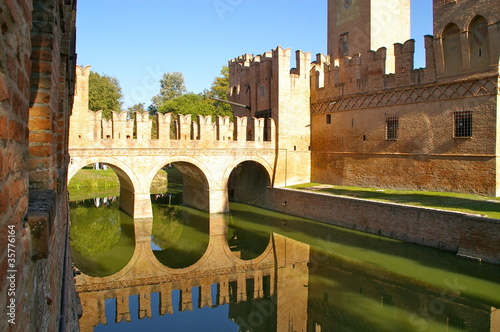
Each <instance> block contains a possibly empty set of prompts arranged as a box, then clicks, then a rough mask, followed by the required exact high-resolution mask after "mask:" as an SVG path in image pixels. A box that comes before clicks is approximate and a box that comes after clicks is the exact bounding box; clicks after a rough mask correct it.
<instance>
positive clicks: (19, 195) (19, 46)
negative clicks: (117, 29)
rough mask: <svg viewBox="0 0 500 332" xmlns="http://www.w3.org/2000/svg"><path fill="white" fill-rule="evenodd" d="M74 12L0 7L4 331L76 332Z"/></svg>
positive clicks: (34, 4)
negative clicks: (71, 197)
mask: <svg viewBox="0 0 500 332" xmlns="http://www.w3.org/2000/svg"><path fill="white" fill-rule="evenodd" d="M75 14H76V1H62V0H50V1H42V0H34V1H33V0H6V1H3V2H2V3H1V4H0V23H1V29H2V30H1V31H2V34H1V35H0V49H1V50H2V52H1V54H0V165H1V166H0V167H1V169H0V170H1V172H0V314H1V315H2V319H0V330H2V331H35V330H36V331H57V330H71V331H75V330H78V326H77V317H76V297H75V296H74V289H73V278H72V274H71V272H70V271H71V268H70V264H69V257H68V255H67V246H66V245H67V226H68V210H67V206H68V204H67V190H66V174H67V165H68V160H69V158H68V154H67V140H68V133H67V130H68V119H69V115H70V111H71V105H72V95H73V84H74V78H73V76H74V67H75V64H74V63H75V47H74V46H75V42H74V39H75ZM11 234H12V236H11V237H8V235H11ZM9 244H10V246H9ZM9 249H10V250H9ZM14 257H15V258H14ZM9 258H14V259H12V260H9ZM11 303H14V304H15V308H13V309H11V308H9V307H8V305H10V304H11ZM7 314H11V316H7ZM5 317H8V318H14V317H15V318H14V319H15V323H16V324H11V323H9V321H8V320H6V319H5ZM61 317H62V318H61Z"/></svg>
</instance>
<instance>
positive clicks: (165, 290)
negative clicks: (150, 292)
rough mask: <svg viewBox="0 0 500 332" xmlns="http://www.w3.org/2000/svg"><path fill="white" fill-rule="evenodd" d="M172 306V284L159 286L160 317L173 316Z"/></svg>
mask: <svg viewBox="0 0 500 332" xmlns="http://www.w3.org/2000/svg"><path fill="white" fill-rule="evenodd" d="M173 313H174V307H173V305H172V284H170V283H166V284H161V285H160V315H161V316H163V315H165V314H173Z"/></svg>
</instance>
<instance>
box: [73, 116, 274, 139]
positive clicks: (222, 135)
mask: <svg viewBox="0 0 500 332" xmlns="http://www.w3.org/2000/svg"><path fill="white" fill-rule="evenodd" d="M78 129H79V130H78V133H75V134H74V135H72V139H71V141H70V145H72V146H75V145H76V146H78V145H81V144H85V142H88V141H97V140H99V141H100V140H111V141H148V142H151V141H163V142H165V141H198V142H200V143H202V142H204V143H206V144H207V145H210V143H217V142H219V143H220V142H236V143H239V144H243V143H245V144H246V143H247V142H249V143H250V142H253V143H264V144H266V145H267V144H269V143H271V142H274V141H275V135H276V123H275V121H274V120H273V119H272V118H254V117H252V118H249V117H235V118H234V121H231V119H230V117H222V116H216V117H215V121H214V119H213V118H212V116H210V115H209V116H201V115H195V116H193V115H191V114H188V115H181V114H178V115H174V114H172V113H166V114H157V115H155V116H150V115H149V113H147V112H144V113H132V114H131V113H128V112H121V113H116V112H113V113H112V118H111V119H110V120H106V119H104V118H103V117H102V111H98V112H93V111H88V114H87V121H85V123H82V124H81V125H79V126H78ZM216 145H217V144H216Z"/></svg>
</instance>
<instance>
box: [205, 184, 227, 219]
mask: <svg viewBox="0 0 500 332" xmlns="http://www.w3.org/2000/svg"><path fill="white" fill-rule="evenodd" d="M209 196H210V198H209V211H208V212H209V213H223V212H229V200H228V193H227V189H225V188H223V189H211V190H210V192H209Z"/></svg>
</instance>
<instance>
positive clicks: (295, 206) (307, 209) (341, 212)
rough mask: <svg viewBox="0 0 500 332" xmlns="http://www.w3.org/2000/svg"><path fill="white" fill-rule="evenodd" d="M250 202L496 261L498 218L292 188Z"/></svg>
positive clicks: (499, 236) (498, 259) (499, 233)
mask: <svg viewBox="0 0 500 332" xmlns="http://www.w3.org/2000/svg"><path fill="white" fill-rule="evenodd" d="M250 203H251V204H253V205H256V206H258V207H261V208H265V209H269V210H273V211H277V212H282V213H286V214H290V215H294V216H298V217H305V218H308V219H313V220H316V221H320V222H324V223H328V224H332V225H336V226H341V227H345V228H349V229H354V230H359V231H362V232H367V233H371V234H377V235H382V236H386V237H389V238H392V239H397V240H402V241H405V242H410V243H417V244H421V245H425V246H429V247H433V248H436V249H441V250H446V251H450V252H454V253H457V255H461V256H466V257H470V258H473V259H478V260H482V261H485V262H489V263H493V264H498V265H500V254H499V253H500V220H497V219H490V218H484V217H481V216H475V215H469V214H463V213H458V212H451V211H442V210H435V209H429V208H422V207H415V206H408V205H401V204H394V203H385V202H375V201H369V200H362V199H357V198H352V197H343V196H333V195H327V194H321V193H312V192H304V191H298V190H292V189H276V188H274V189H270V190H267V191H266V192H265V193H263V194H262V195H261V196H260V197H259V199H258V200H255V201H253V202H250Z"/></svg>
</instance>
